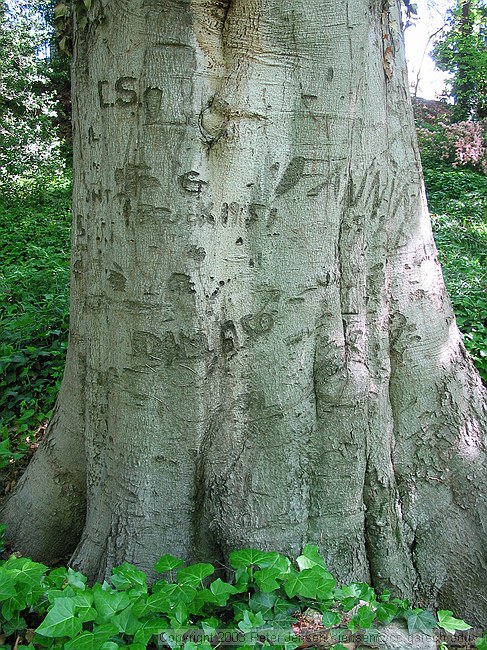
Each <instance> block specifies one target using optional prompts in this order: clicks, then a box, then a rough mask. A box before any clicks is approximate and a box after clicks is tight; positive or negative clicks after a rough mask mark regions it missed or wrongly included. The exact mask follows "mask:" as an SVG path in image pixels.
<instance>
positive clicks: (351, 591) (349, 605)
mask: <svg viewBox="0 0 487 650" xmlns="http://www.w3.org/2000/svg"><path fill="white" fill-rule="evenodd" d="M360 592H361V589H360V588H359V586H358V585H357V584H354V583H352V584H351V585H343V586H342V587H339V588H338V589H335V591H334V597H335V599H336V600H338V601H339V602H340V603H341V604H342V607H343V609H344V610H345V611H346V612H349V611H350V610H351V609H353V608H354V607H355V605H357V604H358V602H359V600H360Z"/></svg>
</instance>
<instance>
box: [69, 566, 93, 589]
mask: <svg viewBox="0 0 487 650" xmlns="http://www.w3.org/2000/svg"><path fill="white" fill-rule="evenodd" d="M87 580H88V578H87V577H86V576H84V575H83V574H82V573H81V572H80V571H73V569H72V568H71V567H69V568H68V573H67V575H66V581H67V583H68V585H71V587H74V588H75V589H80V590H81V591H84V590H85V589H86V581H87Z"/></svg>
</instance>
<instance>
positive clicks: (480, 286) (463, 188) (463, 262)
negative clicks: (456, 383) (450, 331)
mask: <svg viewBox="0 0 487 650" xmlns="http://www.w3.org/2000/svg"><path fill="white" fill-rule="evenodd" d="M424 176H425V184H426V189H427V194H428V203H429V208H430V211H431V213H432V221H433V230H434V234H435V239H436V243H437V246H438V250H439V256H440V261H441V263H442V266H443V273H444V277H445V282H446V285H447V289H448V293H449V295H450V298H451V300H452V302H453V308H454V311H455V314H456V318H457V323H458V325H459V327H460V329H461V330H462V332H463V335H464V341H465V346H466V347H467V349H468V351H469V352H470V354H471V355H472V358H473V360H474V362H475V365H476V366H477V368H478V370H479V372H480V375H481V377H482V379H483V380H484V382H486V383H487V292H486V289H485V288H486V287H487V199H486V197H487V177H486V176H485V175H484V174H478V173H475V172H473V171H468V170H461V171H460V170H453V169H452V168H448V167H445V166H443V167H441V166H438V167H436V168H432V167H425V168H424Z"/></svg>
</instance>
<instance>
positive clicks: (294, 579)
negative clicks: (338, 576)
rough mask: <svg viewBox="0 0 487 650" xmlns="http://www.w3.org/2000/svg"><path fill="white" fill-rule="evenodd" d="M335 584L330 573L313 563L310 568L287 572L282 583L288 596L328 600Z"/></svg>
mask: <svg viewBox="0 0 487 650" xmlns="http://www.w3.org/2000/svg"><path fill="white" fill-rule="evenodd" d="M335 585H336V580H335V578H334V577H333V576H332V575H331V573H328V572H326V571H323V569H322V568H321V567H320V566H317V565H315V566H313V567H312V568H311V569H304V570H302V571H300V572H299V573H297V572H295V573H291V574H289V575H288V576H287V580H286V582H285V584H284V591H285V592H286V595H287V597H288V598H294V596H302V597H303V598H313V599H320V600H330V599H331V597H332V591H333V588H334V587H335Z"/></svg>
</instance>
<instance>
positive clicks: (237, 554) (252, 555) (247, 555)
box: [229, 548, 271, 569]
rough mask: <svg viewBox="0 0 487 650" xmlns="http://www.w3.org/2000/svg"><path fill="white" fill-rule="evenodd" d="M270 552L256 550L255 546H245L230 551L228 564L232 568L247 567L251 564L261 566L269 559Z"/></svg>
mask: <svg viewBox="0 0 487 650" xmlns="http://www.w3.org/2000/svg"><path fill="white" fill-rule="evenodd" d="M269 555H271V554H270V553H265V552H264V551H257V550H256V549H255V548H246V549H243V550H241V551H232V552H231V553H230V558H229V559H230V565H231V566H232V567H233V568H234V569H247V568H249V567H251V566H254V565H255V566H261V565H262V564H265V563H266V562H267V561H269Z"/></svg>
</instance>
